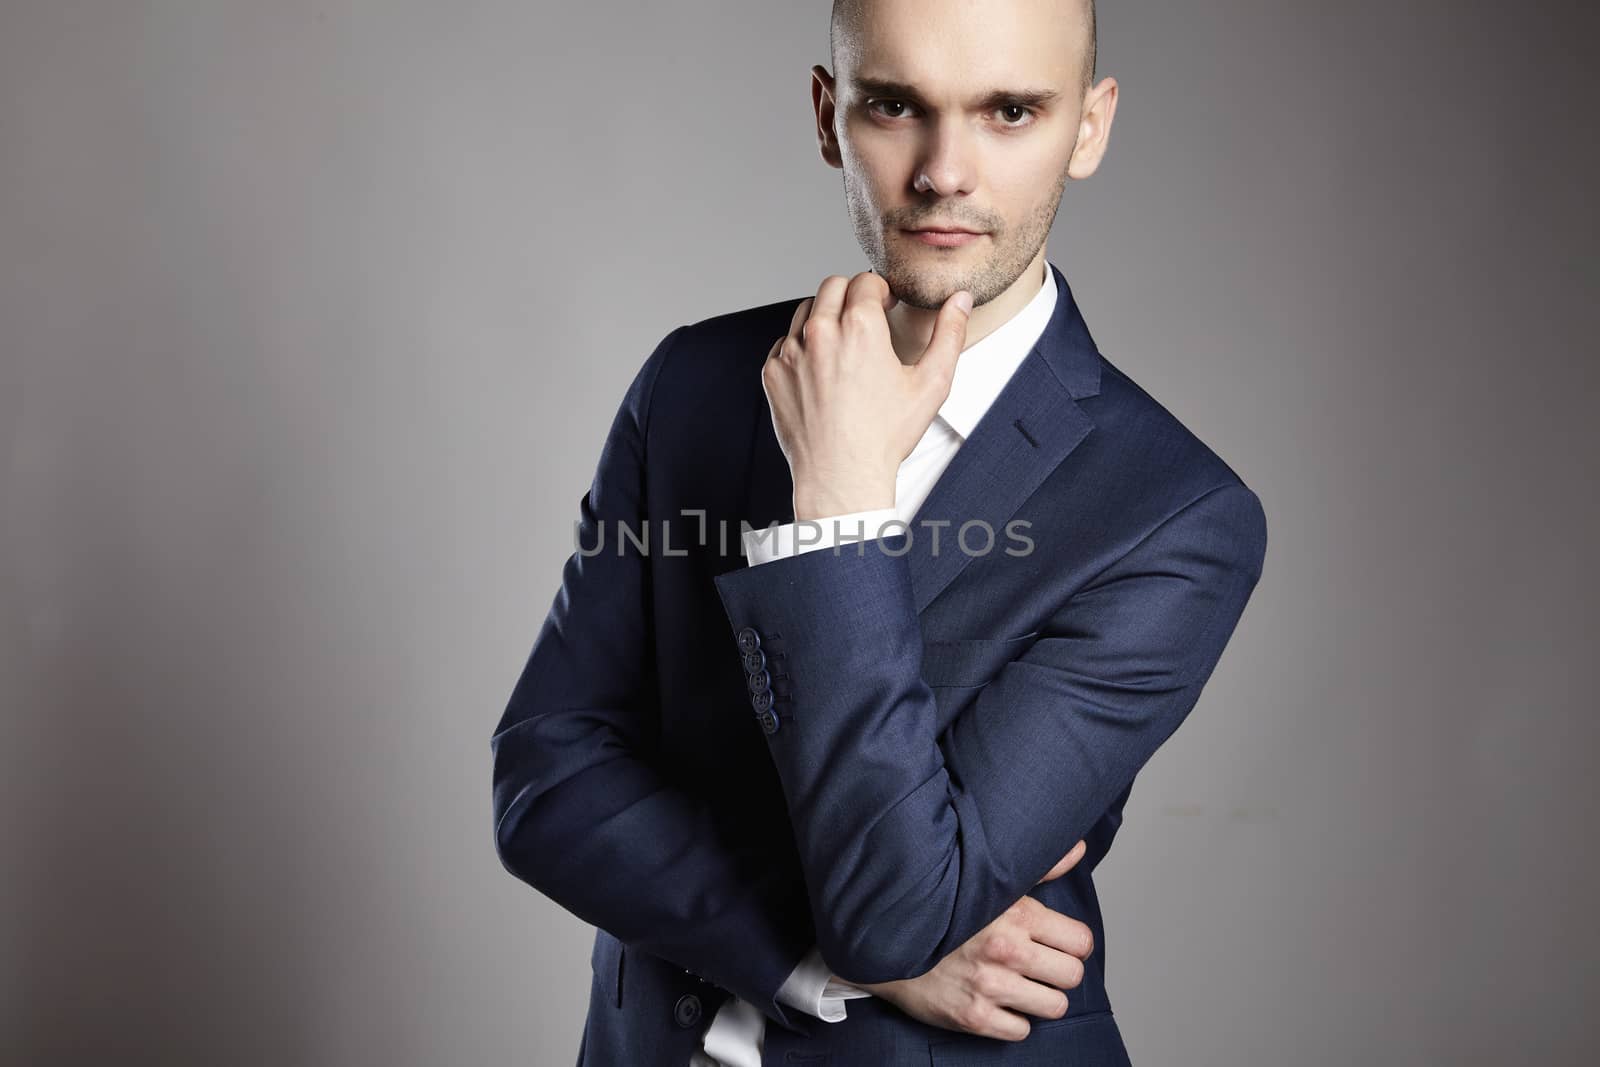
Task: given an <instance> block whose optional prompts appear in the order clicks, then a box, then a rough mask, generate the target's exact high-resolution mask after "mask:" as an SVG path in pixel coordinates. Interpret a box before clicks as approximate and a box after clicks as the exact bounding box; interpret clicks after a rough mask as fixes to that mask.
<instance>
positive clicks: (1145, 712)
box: [715, 482, 1266, 983]
mask: <svg viewBox="0 0 1600 1067" xmlns="http://www.w3.org/2000/svg"><path fill="white" fill-rule="evenodd" d="M904 540H905V535H904V534H896V535H892V536H890V537H885V538H882V539H881V543H882V545H883V546H884V547H885V548H887V549H888V551H876V550H874V548H873V547H871V546H872V545H874V542H868V546H869V547H868V548H867V550H866V551H865V552H863V553H861V554H859V555H858V554H856V553H855V552H845V553H842V554H839V555H835V554H834V553H833V552H831V551H816V552H808V553H804V554H801V555H797V556H791V557H788V558H785V559H781V560H775V561H772V562H769V563H764V564H762V565H761V566H759V567H751V568H746V569H743V570H736V571H732V572H729V573H727V574H723V575H719V576H717V577H716V579H715V582H716V585H717V589H718V592H719V593H720V594H721V597H722V601H723V605H724V607H725V609H726V612H727V615H728V619H729V621H730V622H731V623H732V624H733V628H734V630H735V632H738V631H741V630H743V629H744V628H745V627H749V628H752V629H754V630H755V631H756V632H757V634H772V635H781V642H782V652H783V654H784V660H783V670H784V672H785V673H786V674H787V676H788V688H789V689H790V691H791V692H792V694H793V696H792V699H791V700H790V704H791V711H790V715H789V717H788V721H786V722H784V724H783V726H782V728H780V729H779V730H778V731H777V732H776V733H773V734H771V735H769V736H768V737H767V742H768V747H769V750H770V752H771V754H772V758H773V761H774V763H775V764H776V766H777V769H778V774H779V778H780V780H781V782H782V785H783V789H784V792H785V794H786V796H787V798H788V802H789V812H790V819H791V822H792V823H793V825H794V829H795V836H796V842H797V844H798V846H799V850H800V855H801V861H802V864H803V865H804V867H805V872H806V883H807V886H808V889H809V891H810V900H811V910H812V914H813V917H814V919H815V922H816V929H817V939H818V944H819V946H820V948H821V952H822V956H823V958H824V959H825V960H826V961H827V962H828V963H829V965H830V966H831V967H832V968H833V970H834V971H835V972H836V973H838V974H840V975H841V976H842V977H844V978H846V979H848V980H851V981H855V982H863V983H874V982H884V981H890V980H895V979H903V978H909V977H913V976H916V975H920V974H923V973H924V972H926V971H928V970H929V969H930V968H932V967H933V966H934V965H935V964H937V963H938V962H939V961H940V960H941V959H943V958H944V957H945V956H946V955H948V954H949V953H950V952H952V951H954V950H955V949H956V948H958V947H959V946H960V945H961V944H963V943H964V942H965V941H966V940H967V939H968V938H970V937H972V936H973V935H974V934H975V933H977V932H978V931H979V930H981V929H982V928H983V927H985V926H987V925H988V924H989V923H990V922H992V921H993V920H994V919H995V918H996V917H997V916H998V915H999V914H1000V913H1001V912H1002V911H1004V910H1005V909H1006V908H1007V907H1009V906H1010V905H1011V904H1013V903H1015V902H1016V900H1017V899H1018V898H1019V897H1021V896H1022V895H1023V894H1025V893H1026V892H1027V891H1028V890H1029V888H1031V887H1032V886H1033V885H1035V884H1036V883H1037V881H1038V880H1039V878H1040V877H1041V876H1042V875H1043V874H1045V872H1047V871H1048V870H1049V869H1050V867H1051V865H1052V864H1054V863H1055V862H1056V861H1057V860H1058V859H1059V858H1060V857H1061V855H1062V853H1063V852H1065V851H1066V850H1067V848H1068V847H1069V846H1071V845H1072V843H1073V842H1075V841H1077V840H1078V839H1080V838H1083V837H1085V836H1086V835H1087V834H1088V832H1089V829H1090V827H1091V826H1092V825H1093V824H1094V823H1095V821H1096V820H1098V819H1099V817H1100V816H1101V815H1102V814H1103V813H1104V812H1105V811H1106V810H1107V809H1108V807H1109V806H1110V804H1111V802H1112V801H1113V800H1114V799H1115V798H1116V797H1117V796H1118V795H1119V794H1120V793H1121V792H1122V791H1123V790H1124V789H1125V788H1126V787H1127V786H1128V784H1129V783H1130V782H1131V781H1132V779H1133V776H1134V774H1135V773H1136V772H1137V771H1138V769H1139V768H1140V767H1142V766H1143V765H1144V763H1145V762H1146V761H1147V760H1148V759H1149V758H1150V756H1151V755H1152V754H1153V753H1154V752H1155V750H1156V748H1157V747H1158V746H1160V744H1161V743H1162V742H1163V741H1165V740H1166V738H1167V737H1168V736H1170V734H1171V733H1172V732H1173V730H1175V729H1176V728H1177V726H1178V725H1179V723H1180V722H1181V721H1182V720H1183V718H1184V717H1185V716H1186V715H1187V714H1188V712H1189V711H1190V709H1191V708H1192V707H1193V706H1194V704H1195V702H1196V701H1197V699H1198V698H1199V695H1200V691H1201V688H1202V686H1203V685H1204V684H1205V682H1206V680H1207V678H1208V677H1209V676H1210V674H1211V672H1212V669H1213V668H1214V667H1215V666H1216V663H1217V661H1218V659H1219V658H1220V656H1221V654H1222V650H1223V647H1224V646H1225V645H1226V643H1227V641H1228V638H1229V637H1230V636H1231V634H1232V632H1233V630H1234V627H1235V625H1236V623H1237V622H1238V619H1239V617H1240V615H1241V614H1242V612H1243V610H1244V606H1245V603H1246V601H1247V600H1248V599H1249V596H1250V593H1251V591H1252V590H1253V589H1254V587H1255V584H1256V582H1257V580H1258V579H1259V577H1260V573H1261V564H1262V559H1263V556H1264V553H1265V549H1266V521H1265V516H1264V514H1263V512H1262V509H1261V505H1260V501H1259V500H1258V499H1257V498H1256V496H1255V494H1254V493H1253V492H1252V491H1251V490H1250V489H1249V488H1247V487H1245V486H1244V485H1243V484H1241V483H1237V482H1235V483H1230V484H1225V485H1220V486H1216V487H1213V488H1212V489H1210V490H1208V491H1206V492H1204V493H1202V494H1201V495H1199V496H1198V497H1196V498H1195V499H1193V500H1191V501H1190V502H1188V503H1187V504H1185V505H1184V506H1182V507H1181V508H1178V509H1177V510H1176V511H1175V512H1173V513H1172V514H1171V515H1170V516H1169V517H1168V518H1167V519H1166V520H1165V521H1164V522H1162V523H1161V524H1160V525H1159V526H1158V527H1157V528H1155V529H1154V530H1153V531H1152V532H1150V533H1149V534H1148V535H1147V536H1146V537H1144V539H1143V540H1141V541H1140V542H1139V543H1138V544H1137V545H1136V546H1134V547H1133V548H1132V549H1131V550H1129V551H1128V552H1127V553H1126V554H1125V555H1124V556H1123V557H1122V558H1121V559H1119V560H1118V561H1117V562H1116V563H1114V564H1113V565H1111V566H1110V567H1108V568H1106V569H1105V570H1104V571H1103V572H1101V573H1100V574H1099V575H1098V576H1097V577H1095V578H1094V579H1092V580H1091V581H1090V582H1089V583H1088V584H1087V585H1086V586H1085V587H1083V588H1082V589H1080V590H1079V591H1078V592H1076V593H1075V594H1074V595H1072V596H1071V597H1070V599H1068V600H1067V602H1066V603H1065V604H1064V605H1063V606H1062V607H1061V608H1060V609H1059V611H1058V612H1057V613H1056V615H1055V616H1054V617H1053V618H1052V619H1050V620H1049V622H1048V624H1047V625H1046V626H1045V627H1043V628H1041V631H1040V632H1041V636H1040V638H1039V639H1038V640H1037V641H1036V642H1035V643H1034V644H1032V646H1031V647H1029V648H1028V649H1027V651H1026V652H1025V653H1024V654H1023V655H1022V656H1020V657H1019V658H1018V659H1016V660H1014V661H1012V662H1010V663H1008V664H1006V665H1005V666H1004V667H1002V668H1001V670H1000V673H999V674H998V675H997V676H996V677H995V678H994V679H993V680H991V681H989V682H988V683H987V684H985V685H984V686H982V688H981V690H980V691H979V692H978V694H977V696H976V699H975V701H974V702H973V703H972V704H970V705H969V706H968V707H967V708H966V710H964V711H963V712H962V714H961V715H960V716H959V717H958V718H957V719H956V720H955V721H954V722H953V723H952V724H951V725H950V726H949V728H948V730H946V731H945V734H944V736H942V737H939V736H936V735H935V728H934V723H935V721H936V716H935V708H934V699H933V694H932V691H931V690H930V689H929V688H928V686H927V685H926V684H925V683H924V682H923V679H922V677H921V664H922V654H923V644H922V637H921V630H920V628H919V624H918V617H917V614H916V610H915V606H914V602H913V599H912V587H911V581H910V572H909V569H908V565H907V561H906V556H905V554H904V553H903V551H902V549H903V548H904ZM731 647H732V645H731V643H730V648H731ZM730 654H735V653H731V652H730Z"/></svg>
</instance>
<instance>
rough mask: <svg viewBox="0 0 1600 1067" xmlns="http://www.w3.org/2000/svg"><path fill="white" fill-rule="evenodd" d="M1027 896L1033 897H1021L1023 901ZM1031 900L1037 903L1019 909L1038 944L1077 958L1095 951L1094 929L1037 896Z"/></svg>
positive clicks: (1023, 921) (1031, 935)
mask: <svg viewBox="0 0 1600 1067" xmlns="http://www.w3.org/2000/svg"><path fill="white" fill-rule="evenodd" d="M1029 900H1033V898H1032V897H1023V898H1022V902H1023V903H1024V904H1025V905H1026V902H1027V901H1029ZM1033 903H1034V904H1035V905H1038V906H1037V907H1028V906H1025V907H1024V908H1023V911H1022V924H1023V926H1024V927H1026V928H1027V931H1028V935H1029V936H1030V937H1032V938H1033V940H1035V941H1037V942H1038V943H1039V944H1041V945H1048V946H1049V947H1051V948H1054V949H1057V950H1059V951H1061V952H1065V953H1068V954H1069V955H1073V956H1076V957H1078V958H1079V959H1080V960H1082V959H1088V958H1089V955H1090V953H1092V952H1093V951H1094V931H1093V930H1091V929H1089V927H1088V926H1087V925H1086V924H1084V923H1081V922H1079V921H1078V920H1077V919H1074V918H1073V917H1072V916H1070V915H1063V914H1061V912H1059V911H1056V910H1055V909H1054V908H1051V907H1050V906H1049V905H1047V904H1043V903H1040V902H1039V901H1037V900H1033Z"/></svg>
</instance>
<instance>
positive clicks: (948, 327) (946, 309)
mask: <svg viewBox="0 0 1600 1067" xmlns="http://www.w3.org/2000/svg"><path fill="white" fill-rule="evenodd" d="M971 312H972V294H971V293H969V292H967V291H966V290H965V289H958V290H957V291H955V292H954V293H951V294H950V297H949V299H947V300H946V301H945V302H944V306H942V307H941V308H939V317H938V319H936V320H935V321H934V324H933V335H932V336H931V337H929V338H928V347H927V348H925V349H923V350H922V355H921V356H920V357H919V358H918V359H917V366H918V367H919V368H926V369H928V370H939V369H941V368H942V369H946V370H948V371H950V372H952V373H953V372H954V371H955V368H956V358H957V357H958V356H960V355H961V350H962V349H963V348H964V347H966V341H967V317H968V315H970V314H971Z"/></svg>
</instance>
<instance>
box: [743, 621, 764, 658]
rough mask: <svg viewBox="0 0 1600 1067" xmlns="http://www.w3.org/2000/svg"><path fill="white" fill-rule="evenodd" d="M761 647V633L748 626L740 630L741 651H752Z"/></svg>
mask: <svg viewBox="0 0 1600 1067" xmlns="http://www.w3.org/2000/svg"><path fill="white" fill-rule="evenodd" d="M760 647H761V635H760V634H758V633H756V632H755V631H754V630H753V629H751V628H750V627H748V626H746V627H744V628H743V629H741V630H740V631H739V651H740V652H743V653H746V654H748V653H751V652H754V651H755V650H756V649H758V648H760Z"/></svg>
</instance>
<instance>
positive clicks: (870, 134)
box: [813, 0, 1092, 309]
mask: <svg viewBox="0 0 1600 1067" xmlns="http://www.w3.org/2000/svg"><path fill="white" fill-rule="evenodd" d="M1082 19H1083V10H1082V5H1081V4H1080V3H1079V2H1078V0H1011V2H1007V3H988V4H974V3H970V2H962V0H871V2H867V3H864V4H863V6H862V10H861V18H860V22H859V26H858V27H857V29H856V31H855V32H854V33H852V34H848V35H846V36H845V38H844V39H843V40H842V41H841V42H840V48H839V54H838V56H837V57H836V66H837V70H836V71H835V72H834V75H833V78H832V79H831V86H832V92H831V94H830V93H828V92H826V91H824V90H825V86H826V83H820V84H819V85H817V86H814V88H813V94H814V100H815V102H816V103H817V105H818V121H819V124H821V125H822V126H829V127H831V130H832V132H833V133H835V134H836V135H837V140H836V142H834V145H833V146H830V145H829V143H828V137H827V133H828V131H827V130H823V131H822V138H823V142H824V143H823V154H824V157H825V158H827V159H828V161H829V162H830V163H833V165H835V166H838V167H839V168H840V169H841V170H842V171H843V174H844V191H845V200H846V203H847V204H848V206H849V211H850V219H851V223H852V225H853V227H854V229H855V234H856V240H857V241H858V242H859V243H860V245H861V249H862V251H863V252H865V253H866V256H867V258H868V260H869V261H870V262H871V264H872V267H873V270H875V271H876V272H877V273H878V274H880V275H882V276H883V278H884V279H885V280H886V281H887V282H888V284H889V288H890V290H891V291H892V292H893V293H894V294H895V295H896V296H897V297H898V298H899V299H900V300H901V301H902V302H903V303H906V304H909V305H911V306H913V307H921V308H930V309H932V308H938V307H939V306H940V305H941V304H942V303H943V302H944V301H945V300H946V299H947V298H948V297H949V296H950V294H952V293H954V292H955V291H956V290H958V289H966V290H968V291H970V292H971V293H972V294H973V299H974V302H975V303H976V304H980V305H981V304H985V303H987V302H989V301H990V300H993V299H994V298H995V297H997V296H999V295H1000V294H1001V293H1003V292H1005V291H1006V290H1007V289H1008V288H1010V286H1011V285H1012V284H1013V283H1015V282H1016V281H1017V279H1018V278H1019V277H1020V276H1021V274H1022V272H1023V271H1024V270H1025V269H1026V268H1027V267H1028V266H1029V264H1031V263H1032V262H1033V261H1034V258H1035V257H1036V256H1037V255H1038V254H1039V251H1040V249H1041V248H1042V247H1043V246H1044V243H1045V239H1046V238H1047V237H1048V236H1049V233H1050V226H1051V223H1052V222H1053V221H1054V219H1055V215H1056V209H1057V207H1058V206H1059V205H1060V202H1061V194H1062V191H1063V190H1064V189H1065V187H1066V183H1067V180H1068V178H1069V177H1076V176H1079V175H1077V174H1075V173H1073V172H1072V171H1073V168H1072V167H1071V164H1072V160H1073V154H1074V149H1075V148H1076V147H1077V144H1078V140H1079V126H1080V120H1081V118H1082V114H1083V104H1084V94H1083V88H1082V86H1083V82H1082V76H1083V72H1082V68H1081V66H1080V64H1081V62H1082V61H1083V59H1084V55H1083V52H1084V49H1083V42H1084V40H1085V32H1086V31H1085V29H1084V24H1083V22H1082ZM818 70H819V71H820V68H818ZM825 75H826V72H822V73H821V74H819V75H818V77H819V79H823V78H825ZM830 95H831V97H832V99H831V106H829V105H830V100H829V96H830ZM1090 169H1091V170H1092V167H1090ZM929 227H940V228H961V229H966V230H972V231H976V236H967V237H956V238H940V237H936V236H933V235H922V236H919V235H917V234H916V233H914V232H912V231H913V230H916V229H925V228H929Z"/></svg>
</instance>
